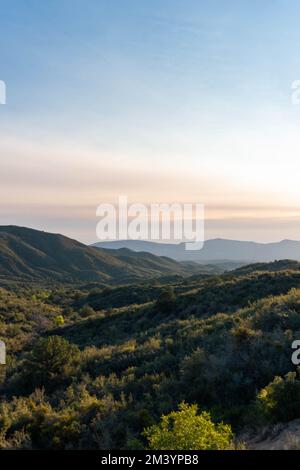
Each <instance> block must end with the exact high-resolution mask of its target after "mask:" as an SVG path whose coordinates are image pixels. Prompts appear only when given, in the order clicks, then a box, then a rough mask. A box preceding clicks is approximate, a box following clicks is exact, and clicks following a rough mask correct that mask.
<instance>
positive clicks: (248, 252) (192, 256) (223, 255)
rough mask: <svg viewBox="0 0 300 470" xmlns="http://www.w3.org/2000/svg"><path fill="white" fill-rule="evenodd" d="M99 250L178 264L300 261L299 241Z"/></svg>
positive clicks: (113, 245) (116, 245)
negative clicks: (128, 251)
mask: <svg viewBox="0 0 300 470" xmlns="http://www.w3.org/2000/svg"><path fill="white" fill-rule="evenodd" d="M93 246H95V247H98V248H109V249H120V248H128V249H131V250H134V251H147V252H149V253H152V254H154V255H156V256H168V257H169V258H173V259H175V260H177V261H194V262H198V263H215V262H218V263H220V262H226V261H234V262H241V263H256V262H270V261H275V260H278V259H295V260H300V241H293V240H282V241H281V242H277V243H256V242H247V241H237V240H225V239H221V238H217V239H214V240H207V241H205V242H204V246H203V248H202V250H199V251H187V250H185V244H184V243H179V244H167V243H156V242H149V241H143V240H120V241H112V242H98V243H95V244H94V245H93Z"/></svg>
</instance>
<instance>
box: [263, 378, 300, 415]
mask: <svg viewBox="0 0 300 470" xmlns="http://www.w3.org/2000/svg"><path fill="white" fill-rule="evenodd" d="M297 375H299V369H298V374H297V373H296V372H289V373H288V374H286V375H285V376H284V377H283V378H282V377H275V378H274V380H273V381H272V382H271V383H270V384H269V385H267V387H265V388H263V389H262V390H261V391H260V392H259V393H258V395H257V400H256V413H257V415H261V416H262V417H263V418H265V420H266V421H269V422H272V423H276V422H287V421H291V420H293V419H296V418H299V417H300V379H299V377H297Z"/></svg>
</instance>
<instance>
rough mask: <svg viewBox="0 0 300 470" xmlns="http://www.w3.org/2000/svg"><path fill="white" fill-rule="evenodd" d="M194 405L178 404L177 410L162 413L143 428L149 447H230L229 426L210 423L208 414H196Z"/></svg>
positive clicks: (231, 437) (178, 448)
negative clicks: (153, 422) (159, 418)
mask: <svg viewBox="0 0 300 470" xmlns="http://www.w3.org/2000/svg"><path fill="white" fill-rule="evenodd" d="M197 412H198V407H197V405H188V404H186V403H184V402H183V403H181V404H180V405H179V411H172V412H171V413H170V414H168V415H165V416H162V417H161V422H160V423H159V424H157V425H154V426H151V427H149V428H147V429H145V431H144V433H143V434H144V436H145V437H146V438H147V440H148V446H149V448H150V449H152V450H226V449H230V448H232V439H233V434H232V431H231V427H230V426H229V425H226V424H223V423H219V424H215V423H213V422H212V420H211V417H210V414H209V413H207V412H202V413H200V414H199V415H198V414H197Z"/></svg>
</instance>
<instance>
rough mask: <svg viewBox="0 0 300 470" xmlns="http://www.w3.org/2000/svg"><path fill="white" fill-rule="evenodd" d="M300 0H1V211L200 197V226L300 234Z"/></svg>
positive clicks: (250, 233) (44, 221)
mask: <svg viewBox="0 0 300 470" xmlns="http://www.w3.org/2000/svg"><path fill="white" fill-rule="evenodd" d="M299 17H300V3H299V1H297V0H289V2H286V1H285V0H264V1H261V0H240V1H237V0H218V1H216V0H210V1H206V2H204V1H203V2H202V1H198V0H184V1H183V0H181V1H179V0H159V1H158V0H152V1H151V2H150V1H141V0H109V1H108V0H107V1H106V0H88V1H84V0H52V1H51V2H50V1H49V2H43V1H40V0H35V1H34V0H27V1H26V2H24V0H14V1H13V2H11V1H8V0H0V80H4V81H5V82H6V86H7V104H6V105H0V158H1V165H0V224H1V225H3V224H15V225H24V226H29V227H34V228H38V229H43V230H48V231H52V232H60V233H64V234H66V235H68V236H71V237H73V238H77V239H79V240H81V241H83V242H87V243H88V242H93V241H96V234H95V229H96V223H97V218H96V208H97V206H98V205H99V204H100V203H101V202H112V203H115V202H117V199H118V196H119V194H127V195H128V198H129V200H130V201H132V202H143V203H151V202H170V203H171V202H199V203H203V204H205V213H206V223H205V236H206V238H215V237H222V238H234V239H241V240H256V241H277V240H281V239H284V238H292V239H300V204H299V202H300V171H299V170H300V105H298V106H297V105H295V104H293V103H292V93H293V90H292V83H293V82H294V81H295V80H300V54H299V52H298V49H299V43H300V27H299Z"/></svg>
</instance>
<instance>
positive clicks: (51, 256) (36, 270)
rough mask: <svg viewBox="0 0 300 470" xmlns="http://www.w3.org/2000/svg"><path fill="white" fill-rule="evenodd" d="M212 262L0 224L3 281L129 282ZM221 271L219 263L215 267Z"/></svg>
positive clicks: (188, 271)
mask: <svg viewBox="0 0 300 470" xmlns="http://www.w3.org/2000/svg"><path fill="white" fill-rule="evenodd" d="M211 271H212V269H211V267H209V268H208V269H205V267H203V266H199V265H197V264H193V263H189V264H188V265H186V264H181V263H179V262H176V261H174V260H171V259H169V258H165V257H158V256H154V255H151V254H150V253H140V254H139V256H137V253H135V252H131V251H130V250H103V249H99V248H93V247H88V246H86V245H83V244H82V243H79V242H77V241H75V240H71V239H70V238H67V237H64V236H62V235H57V234H51V233H46V232H41V231H38V230H32V229H28V228H23V227H14V226H0V282H1V283H2V285H3V283H4V282H5V281H6V280H7V279H9V280H11V279H13V280H15V281H20V282H25V281H27V282H30V281H31V282H38V281H39V282H44V283H53V282H56V283H59V282H62V283H74V282H75V283H78V282H88V281H90V282H92V281H98V282H99V281H100V282H108V283H116V282H117V283H125V282H129V281H131V282H132V281H134V280H144V279H151V278H155V277H161V276H169V275H171V276H176V275H179V276H185V275H190V274H192V273H198V272H206V273H210V272H211ZM216 271H217V269H216Z"/></svg>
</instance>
